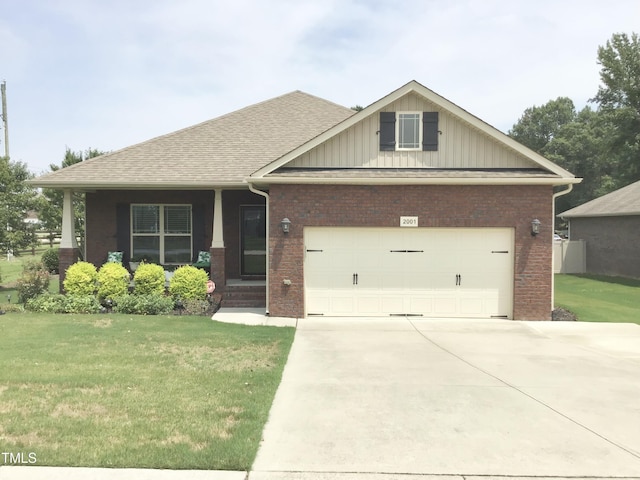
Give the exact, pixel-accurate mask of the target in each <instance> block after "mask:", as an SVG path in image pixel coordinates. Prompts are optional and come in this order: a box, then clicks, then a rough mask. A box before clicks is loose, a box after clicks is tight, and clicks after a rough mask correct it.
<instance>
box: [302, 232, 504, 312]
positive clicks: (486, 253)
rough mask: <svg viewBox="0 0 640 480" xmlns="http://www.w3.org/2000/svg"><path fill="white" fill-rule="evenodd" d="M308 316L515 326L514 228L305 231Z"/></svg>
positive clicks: (306, 307) (306, 304)
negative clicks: (511, 321) (508, 321)
mask: <svg viewBox="0 0 640 480" xmlns="http://www.w3.org/2000/svg"><path fill="white" fill-rule="evenodd" d="M304 240H305V250H306V251H305V263H304V275H305V309H306V313H307V315H326V316H388V315H423V316H427V317H472V318H491V317H504V318H511V316H512V312H513V278H514V277H513V263H514V252H513V250H514V239H513V229H510V228H340V227H331V228H329V227H306V228H305V230H304Z"/></svg>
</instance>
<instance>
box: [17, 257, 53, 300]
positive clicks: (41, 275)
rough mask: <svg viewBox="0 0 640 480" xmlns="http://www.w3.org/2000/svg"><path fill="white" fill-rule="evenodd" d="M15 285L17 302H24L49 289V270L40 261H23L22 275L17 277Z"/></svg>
mask: <svg viewBox="0 0 640 480" xmlns="http://www.w3.org/2000/svg"><path fill="white" fill-rule="evenodd" d="M16 286H17V289H18V302H20V303H25V302H26V301H27V300H29V299H31V298H34V297H37V296H38V295H41V294H42V293H44V292H46V291H47V290H48V289H49V272H48V271H47V270H45V268H44V265H43V264H42V262H38V261H35V262H34V261H29V262H25V264H24V266H23V271H22V275H21V276H20V278H18V280H17V282H16Z"/></svg>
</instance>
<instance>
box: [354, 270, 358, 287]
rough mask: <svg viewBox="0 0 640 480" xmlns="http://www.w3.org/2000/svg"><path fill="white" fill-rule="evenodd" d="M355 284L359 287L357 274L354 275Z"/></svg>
mask: <svg viewBox="0 0 640 480" xmlns="http://www.w3.org/2000/svg"><path fill="white" fill-rule="evenodd" d="M353 284H354V285H357V284H358V274H357V273H354V274H353Z"/></svg>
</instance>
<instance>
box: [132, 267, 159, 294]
mask: <svg viewBox="0 0 640 480" xmlns="http://www.w3.org/2000/svg"><path fill="white" fill-rule="evenodd" d="M133 281H134V283H135V286H134V289H133V293H134V294H136V295H150V294H153V293H155V294H156V295H162V294H164V268H162V267H161V266H160V265H156V264H155V263H142V264H140V266H139V267H138V268H137V269H136V273H134V275H133Z"/></svg>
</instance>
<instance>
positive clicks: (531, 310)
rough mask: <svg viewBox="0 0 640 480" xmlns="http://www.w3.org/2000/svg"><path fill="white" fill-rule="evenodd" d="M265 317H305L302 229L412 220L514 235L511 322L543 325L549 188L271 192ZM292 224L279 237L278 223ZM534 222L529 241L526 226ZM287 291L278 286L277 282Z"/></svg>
mask: <svg viewBox="0 0 640 480" xmlns="http://www.w3.org/2000/svg"><path fill="white" fill-rule="evenodd" d="M269 193H270V217H269V218H270V229H271V232H272V233H271V238H270V251H271V258H270V267H269V268H270V269H269V272H270V282H271V286H270V289H269V310H270V314H271V315H273V316H285V317H302V316H304V271H303V268H304V265H303V261H304V239H303V227H304V226H354V227H357V226H361V227H398V225H399V217H400V216H401V215H405V216H418V217H419V225H420V227H419V228H429V227H510V228H514V229H515V266H514V272H515V278H514V312H513V316H514V319H517V320H549V319H550V317H551V284H552V233H553V218H552V193H553V191H552V188H551V187H549V186H472V185H469V186H455V185H451V186H449V185H434V186H347V185H272V186H271V188H270V192H269ZM284 217H288V218H289V219H290V220H291V232H290V233H289V234H288V235H286V236H285V235H284V234H283V233H282V231H281V229H280V225H279V224H280V221H281V220H282V219H283V218H284ZM534 218H538V219H539V220H540V221H541V222H542V225H541V230H540V235H538V236H537V237H532V236H531V221H532V220H533V219H534ZM284 278H288V279H290V280H291V282H292V284H291V285H290V286H285V285H283V284H282V279H284Z"/></svg>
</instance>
